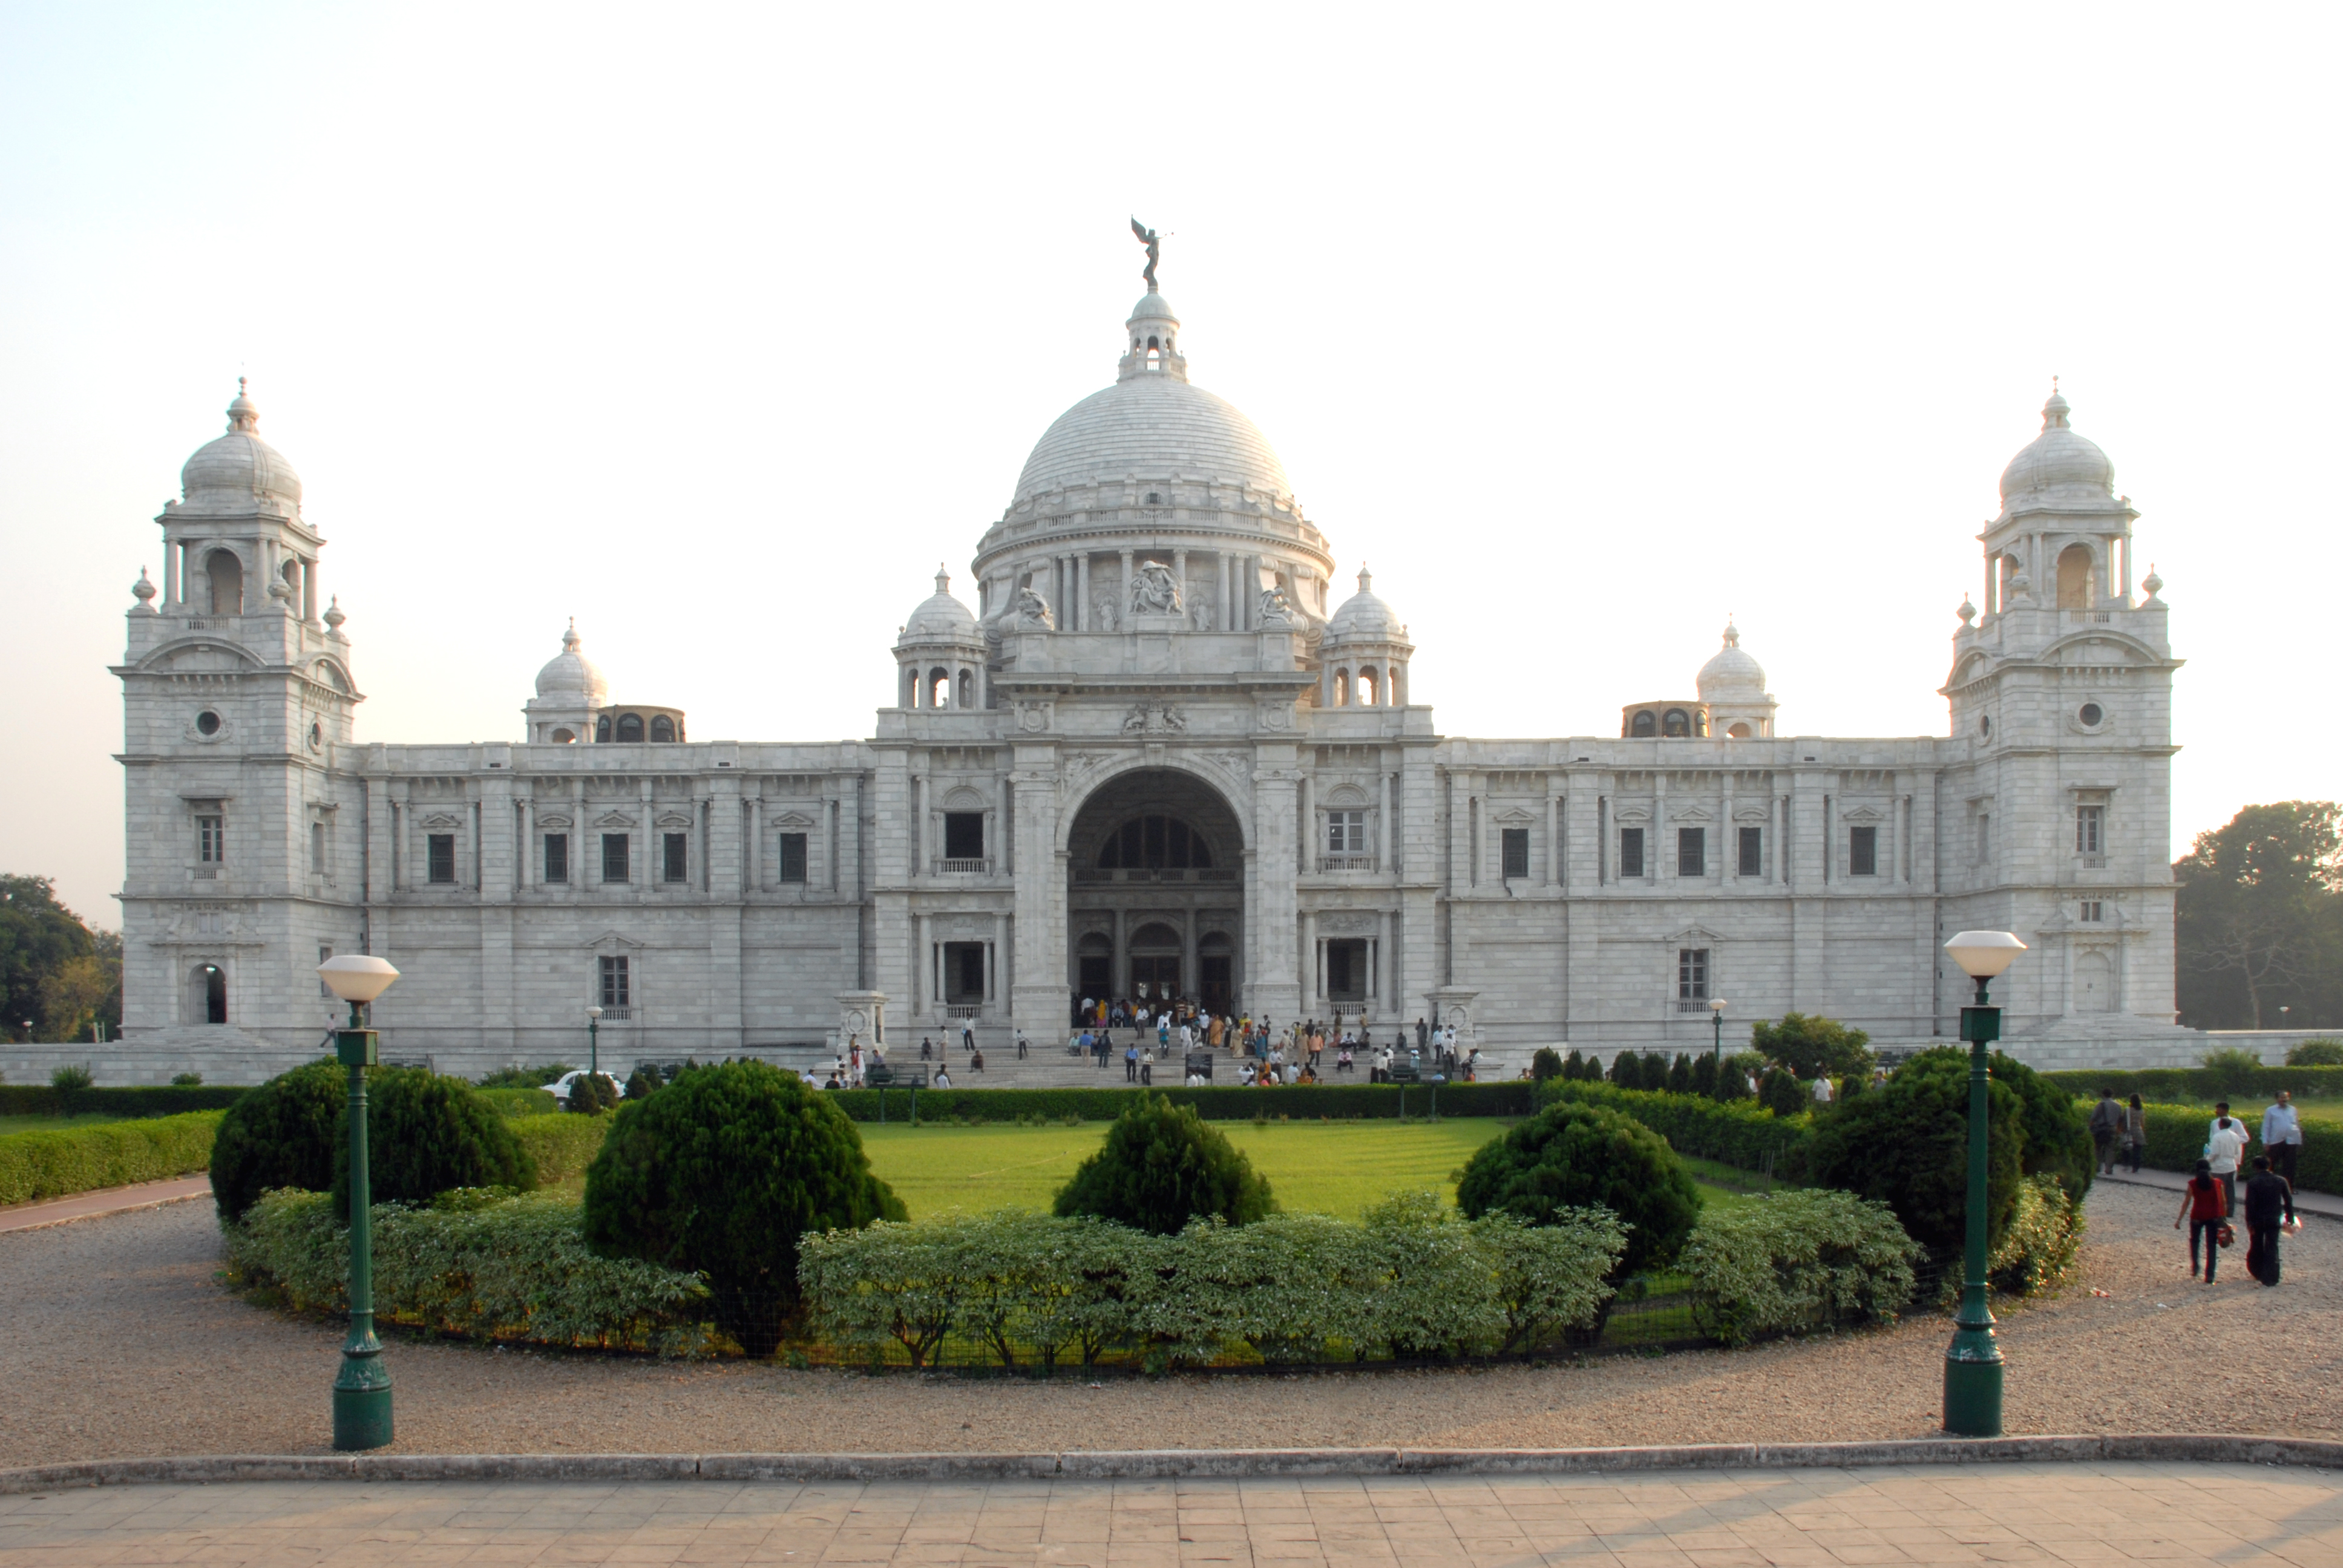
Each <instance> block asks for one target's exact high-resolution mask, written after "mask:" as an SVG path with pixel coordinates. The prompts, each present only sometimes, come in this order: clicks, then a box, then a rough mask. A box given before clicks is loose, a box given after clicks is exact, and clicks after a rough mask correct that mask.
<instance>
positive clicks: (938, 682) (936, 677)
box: [928, 669, 951, 708]
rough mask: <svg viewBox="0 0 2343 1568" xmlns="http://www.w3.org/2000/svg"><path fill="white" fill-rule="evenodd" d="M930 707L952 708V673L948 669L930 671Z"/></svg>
mask: <svg viewBox="0 0 2343 1568" xmlns="http://www.w3.org/2000/svg"><path fill="white" fill-rule="evenodd" d="M928 706H929V707H930V708H950V706H951V671H950V670H948V669H931V670H930V671H928Z"/></svg>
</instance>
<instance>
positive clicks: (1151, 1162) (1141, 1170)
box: [1055, 1094, 1277, 1236]
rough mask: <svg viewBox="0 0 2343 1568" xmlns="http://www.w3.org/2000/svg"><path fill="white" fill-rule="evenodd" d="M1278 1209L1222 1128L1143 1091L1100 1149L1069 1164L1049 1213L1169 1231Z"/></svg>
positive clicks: (1237, 1221) (1245, 1219) (1245, 1220)
mask: <svg viewBox="0 0 2343 1568" xmlns="http://www.w3.org/2000/svg"><path fill="white" fill-rule="evenodd" d="M1276 1208H1277V1203H1276V1200H1275V1199H1273V1198H1272V1197H1271V1195H1270V1191H1269V1183H1268V1182H1267V1181H1264V1180H1263V1179H1262V1176H1261V1175H1260V1173H1259V1172H1257V1171H1254V1170H1253V1168H1252V1161H1250V1160H1248V1159H1246V1158H1245V1157H1244V1155H1243V1154H1242V1153H1240V1152H1239V1151H1238V1150H1237V1148H1236V1146H1235V1145H1234V1144H1232V1143H1231V1142H1230V1141H1228V1137H1227V1135H1226V1134H1224V1133H1222V1131H1220V1130H1219V1129H1218V1128H1216V1127H1213V1126H1212V1125H1211V1124H1210V1123H1208V1122H1206V1121H1204V1120H1203V1119H1202V1118H1201V1117H1199V1116H1198V1115H1197V1114H1196V1112H1195V1111H1194V1109H1193V1108H1192V1107H1190V1106H1186V1105H1174V1104H1172V1102H1171V1101H1168V1100H1165V1099H1163V1098H1161V1096H1158V1095H1153V1094H1141V1096H1140V1097H1139V1101H1138V1103H1136V1104H1134V1105H1132V1106H1131V1109H1130V1110H1128V1111H1124V1112H1123V1113H1122V1114H1121V1116H1118V1117H1117V1118H1115V1121H1114V1125H1113V1126H1111V1127H1110V1128H1108V1129H1107V1131H1106V1141H1105V1142H1104V1143H1101V1145H1099V1149H1098V1151H1097V1152H1096V1153H1094V1154H1092V1155H1091V1157H1090V1158H1089V1159H1087V1160H1085V1161H1082V1162H1081V1164H1080V1165H1078V1166H1076V1167H1075V1168H1074V1174H1073V1178H1072V1179H1071V1181H1068V1182H1067V1183H1066V1184H1065V1186H1064V1187H1063V1188H1061V1190H1060V1191H1059V1192H1058V1201H1057V1203H1056V1205H1055V1211H1056V1212H1057V1213H1058V1214H1059V1215H1060V1216H1061V1217H1064V1218H1068V1219H1071V1218H1072V1217H1074V1216H1075V1215H1079V1214H1090V1215H1095V1216H1096V1217H1097V1218H1099V1219H1101V1220H1111V1221H1114V1222H1115V1223H1117V1224H1119V1225H1128V1226H1130V1227H1131V1229H1133V1230H1135V1231H1150V1232H1151V1233H1153V1234H1155V1235H1158V1236H1170V1235H1176V1234H1177V1233H1178V1232H1180V1231H1182V1230H1185V1229H1186V1228H1187V1225H1188V1221H1191V1220H1203V1219H1217V1220H1224V1221H1227V1222H1228V1223H1230V1224H1232V1225H1244V1224H1249V1223H1251V1222H1252V1221H1255V1220H1259V1219H1261V1218H1262V1217H1263V1216H1265V1215H1268V1214H1270V1213H1272V1212H1274V1211H1275V1210H1276Z"/></svg>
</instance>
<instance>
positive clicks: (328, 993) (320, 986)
mask: <svg viewBox="0 0 2343 1568" xmlns="http://www.w3.org/2000/svg"><path fill="white" fill-rule="evenodd" d="M333 956H334V950H333V948H332V947H331V946H330V945H328V944H327V943H325V942H319V943H318V944H317V962H318V963H319V964H321V965H322V964H323V963H324V962H325V961H326V960H327V959H329V958H332V957H333ZM317 994H318V995H319V996H321V997H323V998H325V999H326V1000H327V1001H334V1000H337V998H336V997H335V995H334V988H333V987H332V986H329V985H327V983H326V978H325V976H323V975H320V976H318V977H317Z"/></svg>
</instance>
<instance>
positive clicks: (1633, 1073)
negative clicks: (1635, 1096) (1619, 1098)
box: [1611, 1050, 1644, 1089]
mask: <svg viewBox="0 0 2343 1568" xmlns="http://www.w3.org/2000/svg"><path fill="white" fill-rule="evenodd" d="M1611 1081H1612V1082H1614V1083H1615V1084H1617V1085H1618V1086H1619V1087H1620V1088H1622V1089H1641V1088H1643V1087H1644V1059H1643V1058H1642V1057H1640V1056H1637V1055H1636V1054H1635V1053H1634V1051H1632V1050H1623V1051H1621V1052H1620V1053H1619V1054H1618V1055H1617V1056H1615V1057H1614V1058H1613V1059H1612V1061H1611Z"/></svg>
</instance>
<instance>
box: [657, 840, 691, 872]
mask: <svg viewBox="0 0 2343 1568" xmlns="http://www.w3.org/2000/svg"><path fill="white" fill-rule="evenodd" d="M689 846H690V839H689V838H688V837H687V836H685V835H684V834H681V833H669V834H666V835H664V836H663V837H662V838H661V839H660V841H659V859H660V865H659V879H660V880H662V881H668V882H682V881H689V879H690V877H691V850H690V847H689Z"/></svg>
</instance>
